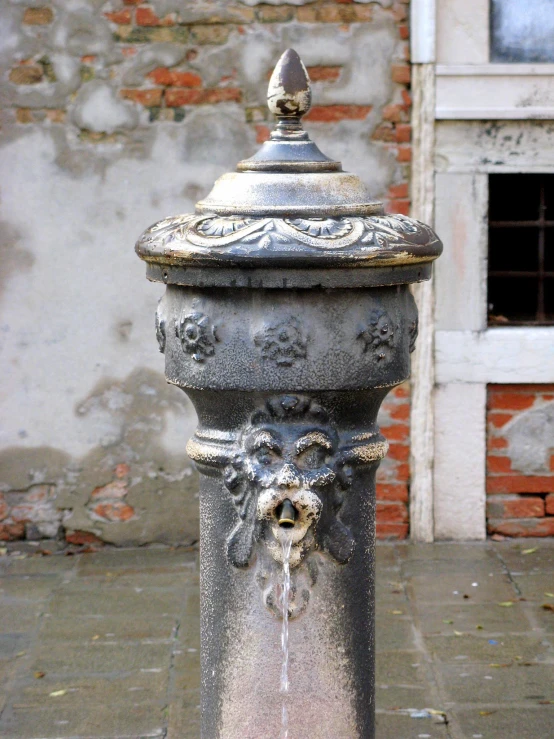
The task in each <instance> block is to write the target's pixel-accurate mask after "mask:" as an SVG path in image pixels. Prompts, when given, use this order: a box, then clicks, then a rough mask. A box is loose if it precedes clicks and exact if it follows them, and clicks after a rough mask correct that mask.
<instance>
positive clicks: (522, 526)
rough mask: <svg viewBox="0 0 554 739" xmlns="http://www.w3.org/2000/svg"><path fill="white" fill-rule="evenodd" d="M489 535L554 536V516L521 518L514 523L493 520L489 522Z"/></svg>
mask: <svg viewBox="0 0 554 739" xmlns="http://www.w3.org/2000/svg"><path fill="white" fill-rule="evenodd" d="M487 531H488V533H489V534H502V535H503V536H554V516H553V517H552V518H519V519H517V518H516V519H514V520H512V521H509V520H502V519H491V520H490V521H488V522H487Z"/></svg>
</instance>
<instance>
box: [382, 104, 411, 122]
mask: <svg viewBox="0 0 554 739" xmlns="http://www.w3.org/2000/svg"><path fill="white" fill-rule="evenodd" d="M382 116H383V120H385V121H391V122H392V123H398V122H399V121H403V120H405V119H406V108H405V106H404V105H401V104H400V103H394V104H392V103H391V104H390V105H385V107H384V108H383V112H382Z"/></svg>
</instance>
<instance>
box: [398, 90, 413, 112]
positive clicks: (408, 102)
mask: <svg viewBox="0 0 554 739" xmlns="http://www.w3.org/2000/svg"><path fill="white" fill-rule="evenodd" d="M400 94H401V95H402V100H403V101H404V108H406V109H407V108H411V107H412V96H411V95H410V93H409V92H408V90H401V93H400Z"/></svg>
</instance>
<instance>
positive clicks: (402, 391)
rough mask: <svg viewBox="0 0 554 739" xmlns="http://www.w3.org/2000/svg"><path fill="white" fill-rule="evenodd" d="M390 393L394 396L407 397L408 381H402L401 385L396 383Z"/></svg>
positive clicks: (408, 393)
mask: <svg viewBox="0 0 554 739" xmlns="http://www.w3.org/2000/svg"><path fill="white" fill-rule="evenodd" d="M391 395H393V396H394V397H395V398H409V397H410V384H409V383H408V382H403V383H402V385H398V386H397V387H395V388H394V390H393V391H392V393H391ZM389 397H390V396H389Z"/></svg>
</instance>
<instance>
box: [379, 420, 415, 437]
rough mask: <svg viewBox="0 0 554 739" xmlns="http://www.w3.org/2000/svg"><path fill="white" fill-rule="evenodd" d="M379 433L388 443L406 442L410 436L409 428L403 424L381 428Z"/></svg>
mask: <svg viewBox="0 0 554 739" xmlns="http://www.w3.org/2000/svg"><path fill="white" fill-rule="evenodd" d="M381 433H382V434H383V436H384V437H386V438H387V439H388V440H389V441H391V440H392V441H407V440H408V438H409V436H410V427H409V426H408V425H407V424H405V423H397V424H395V425H394V426H383V428H382V429H381Z"/></svg>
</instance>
